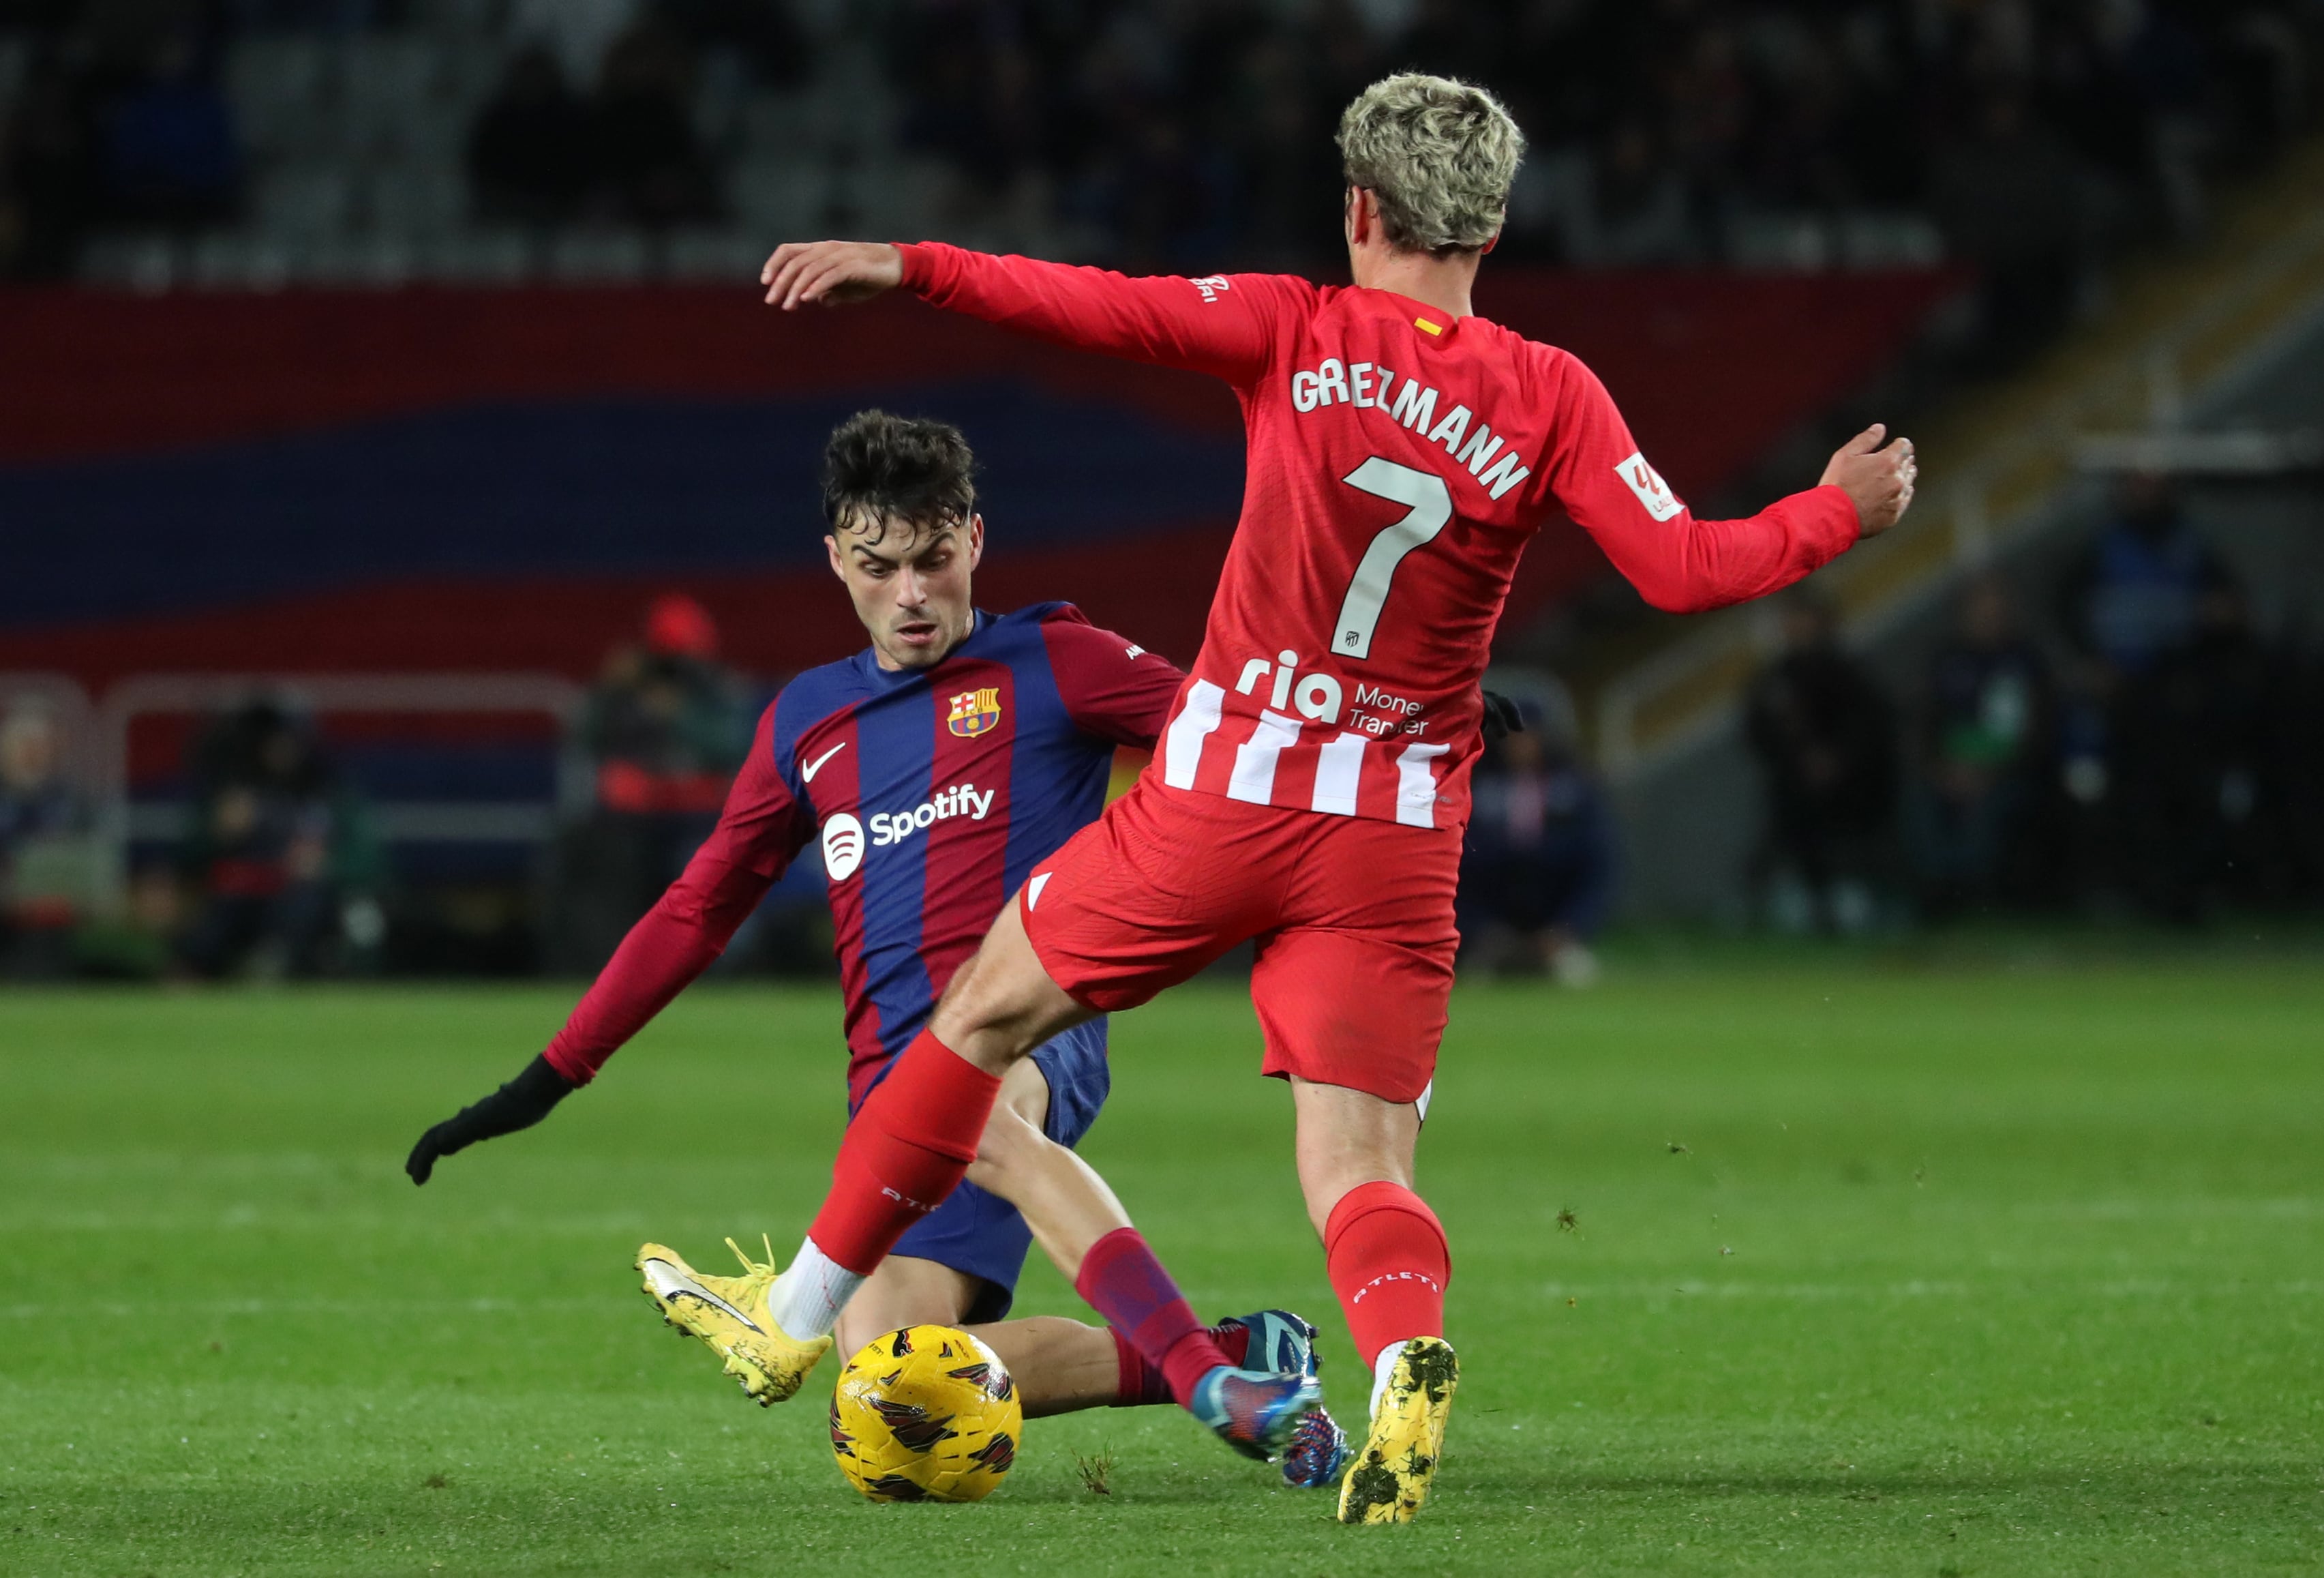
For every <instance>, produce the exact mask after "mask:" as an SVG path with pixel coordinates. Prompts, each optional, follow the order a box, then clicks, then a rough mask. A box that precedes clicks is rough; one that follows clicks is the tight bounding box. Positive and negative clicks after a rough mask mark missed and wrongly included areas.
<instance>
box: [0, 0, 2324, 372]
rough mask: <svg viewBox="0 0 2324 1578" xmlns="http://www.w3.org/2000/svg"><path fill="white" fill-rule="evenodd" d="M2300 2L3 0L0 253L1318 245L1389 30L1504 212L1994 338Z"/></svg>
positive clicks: (2097, 231) (2260, 106) (2181, 146)
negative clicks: (1935, 269)
mask: <svg viewBox="0 0 2324 1578" xmlns="http://www.w3.org/2000/svg"><path fill="white" fill-rule="evenodd" d="M2319 44H2324V7H2319V5H2318V4H2316V0H2199V3H2198V0H2178V3H2175V4H2174V3H2169V0H2073V3H2071V4H2063V3H2054V0H1271V3H1261V0H1148V3H1132V4H1119V5H1075V4H1066V3H1063V0H1015V3H983V0H793V3H792V4H789V5H783V4H771V3H770V4H760V3H755V0H0V126H5V132H0V273H8V274H16V275H20V276H22V275H35V276H38V275H60V274H69V273H74V272H79V273H83V274H89V275H95V276H98V277H106V278H115V279H134V280H138V281H143V282H145V283H147V284H164V283H170V282H173V281H182V280H188V279H190V280H195V281H213V282H234V283H246V282H253V281H256V282H266V281H281V280H286V279H337V280H393V279H401V278H410V277H447V278H466V279H473V278H517V277H529V276H535V275H543V274H547V275H562V276H567V277H587V278H632V277H645V276H654V275H662V276H668V275H702V274H708V275H722V274H723V275H730V276H731V275H733V274H734V273H736V272H743V273H747V272H749V270H750V269H751V268H752V267H753V266H754V265H755V263H756V261H757V258H758V256H759V255H760V254H761V253H762V252H763V249H764V246H765V244H766V243H767V242H768V241H769V240H770V239H771V238H775V237H779V236H783V235H801V234H807V233H820V232H825V231H842V232H859V233H869V234H874V235H898V236H917V235H942V236H945V237H947V238H951V239H957V240H963V241H965V242H969V243H972V244H976V245H990V246H1007V247H1021V248H1024V249H1027V250H1037V251H1041V252H1044V253H1047V254H1055V255H1070V256H1080V257H1087V258H1093V259H1102V260H1105V261H1110V262H1115V263H1122V264H1125V265H1129V266H1137V267H1158V268H1165V269H1193V268H1201V269H1212V268H1216V267H1219V266H1222V265H1230V264H1245V265H1250V266H1259V267H1264V266H1275V265H1278V264H1280V265H1290V266H1301V265H1315V266H1323V267H1329V266H1331V264H1332V263H1333V258H1332V255H1331V254H1332V250H1333V248H1332V242H1333V225H1332V220H1331V215H1332V212H1333V209H1332V206H1331V205H1332V194H1333V190H1334V189H1335V187H1336V183H1337V171H1336V169H1335V168H1334V165H1333V157H1334V156H1333V151H1332V147H1331V141H1330V139H1331V132H1332V129H1333V118H1334V116H1335V115H1336V113H1337V110H1338V107H1339V106H1341V105H1342V104H1343V103H1344V102H1345V101H1346V100H1347V98H1348V97H1349V96H1350V95H1351V92H1352V91H1353V90H1354V89H1355V88H1357V87H1358V86H1360V84H1362V83H1363V82H1365V81H1367V80H1369V79H1370V78H1372V77H1374V76H1376V75H1378V74H1379V73H1380V72H1381V71H1383V70H1384V69H1393V68H1397V67H1402V66H1407V65H1409V66H1417V67H1422V68H1425V69H1434V70H1442V71H1449V72H1452V73H1455V74H1459V75H1462V76H1466V77H1470V78H1475V79H1478V80H1480V81H1483V82H1485V83H1487V84H1489V85H1490V86H1492V87H1494V88H1497V89H1498V90H1499V91H1500V92H1501V93H1503V94H1504V95H1505V96H1506V97H1508V100H1509V101H1510V102H1511V104H1512V105H1513V106H1514V107H1515V108H1516V110H1517V114H1518V116H1519V118H1520V120H1521V121H1522V122H1523V124H1524V125H1526V128H1527V130H1528V133H1529V134H1530V135H1531V137H1532V140H1533V145H1534V149H1533V154H1532V157H1531V158H1530V159H1529V161H1528V162H1527V164H1526V170H1525V172H1524V174H1523V176H1522V178H1521V181H1520V185H1519V188H1518V189H1517V193H1516V196H1515V200H1514V203H1513V208H1512V213H1511V218H1510V228H1509V233H1508V250H1509V252H1510V253H1511V254H1514V255H1517V256H1520V257H1527V258H1533V259H1537V260H1543V261H1558V262H1566V263H1580V264H1584V265H1642V264H1644V265H1655V264H1675V263H1733V264H1738V265H1741V266H1746V267H1772V268H1789V269H1816V268H1830V267H1882V266H1895V265H1925V264H1928V263H1934V262H1936V261H1938V260H1939V259H1940V258H1943V257H1951V258H1954V259H1957V260H1960V261H1964V262H1967V263H1972V264H1975V265H1977V266H1978V268H1979V269H1980V270H1981V271H1982V272H1983V274H1984V277H1985V278H1986V280H1987V293H1986V306H1987V318H1988V328H1990V329H1991V331H1992V334H1991V338H1992V339H1993V341H1994V342H1995V343H1999V344H2009V343H2014V342H2016V341H2019V340H2022V339H2023V338H2024V337H2025V336H2027V335H2028V334H2031V333H2034V332H2038V330H2039V328H2041V327H2042V326H2043V325H2044V324H2046V323H2048V322H2051V321H2053V320H2055V319H2056V318H2059V317H2060V316H2061V315H2062V314H2063V313H2064V312H2066V311H2067V310H2068V309H2070V305H2071V303H2072V301H2073V300H2074V298H2075V296H2076V294H2077V292H2078V291H2086V290H2088V289H2089V288H2090V283H2089V282H2090V281H2091V280H2092V278H2093V276H2092V274H2091V272H2090V271H2091V267H2092V264H2093V263H2094V262H2095V261H2096V260H2097V259H2098V258H2099V257H2100V256H2102V255H2103V254H2105V253H2106V252H2107V250H2108V249H2110V248H2112V247H2114V246H2116V245H2120V244H2122V243H2124V242H2126V241H2127V240H2131V239H2134V238H2136V237H2140V236H2145V235H2156V234H2169V233H2172V232H2178V233H2191V232H2194V231H2197V230H2199V228H2200V227H2201V226H2202V224H2203V222H2204V214H2205V202H2206V189H2207V186H2208V184H2209V181H2210V180H2211V179H2212V178H2213V176H2214V175H2215V174H2217V173H2218V172H2221V171H2232V170H2235V169H2237V168H2242V167H2247V166H2248V165H2249V164H2250V163H2251V162H2253V161H2255V159H2256V158H2257V157H2259V156H2260V155H2261V154H2263V153H2264V152H2265V151H2266V150H2267V149H2269V148H2270V147H2271V146H2273V145H2274V144H2275V143H2278V142H2280V141H2281V140H2282V138H2284V137H2285V136H2286V135H2288V134H2291V133H2292V132H2293V131H2294V130H2296V129H2298V128H2300V127H2301V126H2304V125H2307V124H2309V121H2310V115H2311V112H2312V105H2311V102H2310V91H2309V84H2310V81H2311V80H2312V78H2313V77H2314V75H2315V69H2316V64H2317V59H2318V50H2319Z"/></svg>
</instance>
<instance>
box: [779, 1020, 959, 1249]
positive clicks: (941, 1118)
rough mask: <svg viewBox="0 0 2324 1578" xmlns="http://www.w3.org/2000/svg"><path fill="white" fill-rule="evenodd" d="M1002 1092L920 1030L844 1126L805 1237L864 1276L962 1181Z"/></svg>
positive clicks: (941, 1044)
mask: <svg viewBox="0 0 2324 1578" xmlns="http://www.w3.org/2000/svg"><path fill="white" fill-rule="evenodd" d="M1000 1093H1001V1081H1000V1080H998V1079H997V1078H995V1077H994V1076H993V1075H989V1074H987V1073H985V1072H984V1070H982V1069H981V1068H979V1067H977V1066H976V1065H974V1064H973V1063H971V1062H970V1061H969V1060H968V1059H967V1058H965V1057H961V1056H960V1055H959V1054H958V1053H955V1052H954V1051H953V1050H952V1048H951V1047H946V1046H945V1044H944V1043H943V1042H942V1041H939V1040H937V1039H936V1035H935V1033H934V1032H932V1031H929V1030H922V1031H921V1032H920V1033H919V1035H918V1037H917V1038H915V1039H914V1040H913V1042H912V1044H911V1045H910V1046H908V1047H905V1048H904V1051H903V1055H902V1056H901V1057H898V1058H897V1059H896V1066H895V1067H893V1068H891V1069H890V1070H889V1071H888V1077H887V1078H885V1079H883V1080H881V1082H880V1085H879V1088H878V1089H876V1090H874V1091H873V1092H872V1093H871V1095H870V1096H868V1097H866V1098H865V1100H864V1103H863V1105H862V1109H861V1110H859V1111H858V1112H856V1114H855V1121H853V1122H852V1123H850V1124H849V1125H848V1126H847V1135H846V1138H844V1139H843V1140H841V1141H840V1142H839V1159H838V1160H837V1161H835V1162H834V1163H833V1164H832V1168H831V1193H830V1194H828V1195H825V1196H824V1200H823V1209H822V1210H821V1211H819V1212H817V1213H816V1218H815V1225H813V1226H812V1227H810V1228H808V1229H807V1237H809V1238H811V1239H813V1240H814V1241H815V1243H816V1248H817V1249H819V1250H822V1251H823V1252H824V1253H825V1254H826V1255H829V1256H830V1257H831V1258H832V1259H833V1260H836V1261H838V1262H839V1263H840V1264H841V1265H843V1266H844V1267H846V1268H847V1269H849V1270H851V1271H853V1272H855V1273H856V1274H857V1275H859V1276H863V1277H869V1276H870V1275H871V1273H872V1272H873V1271H875V1270H877V1269H879V1265H880V1262H881V1260H884V1259H886V1258H887V1254H888V1251H889V1250H891V1249H893V1248H895V1247H896V1241H897V1240H898V1239H899V1238H901V1237H903V1236H904V1230H905V1229H906V1228H908V1227H910V1226H911V1225H912V1223H915V1222H918V1220H919V1219H920V1218H921V1217H923V1216H926V1215H927V1213H929V1212H931V1211H934V1210H935V1209H936V1207H937V1206H938V1205H940V1204H944V1198H945V1195H949V1194H951V1193H952V1192H953V1189H954V1187H955V1186H957V1185H958V1184H959V1183H960V1180H961V1177H962V1175H964V1174H965V1173H966V1172H967V1171H968V1164H969V1163H970V1162H972V1161H974V1160H975V1159H976V1142H977V1140H980V1139H981V1138H982V1136H983V1134H984V1121H985V1120H986V1119H987V1118H989V1117H991V1115H992V1101H993V1098H994V1097H995V1096H997V1095H998V1094H1000Z"/></svg>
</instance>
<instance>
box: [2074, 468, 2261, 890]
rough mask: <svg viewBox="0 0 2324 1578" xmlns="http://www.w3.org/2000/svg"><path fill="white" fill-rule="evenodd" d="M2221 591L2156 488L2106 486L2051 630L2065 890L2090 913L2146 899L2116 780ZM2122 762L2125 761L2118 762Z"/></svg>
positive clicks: (2146, 814) (2139, 751)
mask: <svg viewBox="0 0 2324 1578" xmlns="http://www.w3.org/2000/svg"><path fill="white" fill-rule="evenodd" d="M2229 586H2232V577H2231V576H2230V574H2229V572H2228V570H2227V565H2226V564H2225V562H2224V561H2222V560H2221V559H2220V558H2219V557H2218V554H2217V553H2216V552H2214V551H2213V550H2212V549H2211V548H2210V546H2209V544H2207V543H2206V542H2205V541H2204V540H2203V539H2202V537H2201V535H2200V534H2199V533H2198V532H2197V531H2196V530H2195V528H2194V526H2193V524H2192V523H2191V522H2190V521H2188V519H2187V517H2186V513H2185V512H2184V511H2183V510H2182V509H2181V505H2180V501H2179V494H2178V490H2177V489H2176V488H2175V487H2174V486H2173V485H2172V482H2171V479H2170V478H2168V477H2165V476H2161V475H2150V474H2144V473H2133V474H2130V475H2126V476H2125V477H2123V478H2122V479H2121V481H2120V482H2119V483H2118V484H2116V488H2115V492H2114V497H2113V500H2112V503H2111V508H2110V513H2109V516H2108V519H2107V522H2106V524H2105V525H2104V527H2102V528H2101V529H2100V531H2099V532H2098V536H2097V538H2096V539H2095V540H2093V541H2092V542H2091V544H2090V546H2089V548H2088V549H2086V550H2085V551H2084V552H2083V553H2082V554H2081V555H2080V557H2079V558H2077V559H2076V560H2075V561H2074V562H2073V563H2072V564H2071V565H2070V566H2069V568H2068V569H2067V571H2066V573H2065V575H2064V577H2063V578H2062V579H2061V582H2060V586H2059V591H2058V619H2059V623H2060V625H2061V627H2062V628H2063V629H2064V631H2065V632H2066V636H2067V640H2068V642H2069V644H2070V650H2071V651H2072V653H2073V655H2074V658H2075V661H2074V663H2073V665H2072V666H2071V669H2070V672H2069V674H2068V676H2067V678H2068V683H2067V685H2066V686H2065V687H2063V691H2062V694H2061V717H2060V736H2061V757H2062V763H2061V782H2062V784H2063V786H2064V788H2065V790H2066V806H2067V811H2068V815H2067V820H2066V829H2065V831H2066V844H2067V849H2068V860H2069V863H2070V867H2071V870H2072V873H2073V875H2072V881H2073V882H2074V884H2075V886H2076V888H2077V889H2078V890H2079V891H2080V893H2081V895H2082V897H2083V898H2085V899H2086V900H2089V901H2091V902H2094V903H2097V904H2098V905H2100V906H2101V907H2104V906H2107V905H2110V904H2116V903H2120V902H2124V901H2127V900H2133V899H2135V897H2136V896H2138V895H2140V894H2142V893H2144V894H2147V895H2149V896H2151V895H2152V894H2153V891H2154V887H2153V881H2152V880H2151V878H2152V873H2153V867H2152V863H2151V860H2150V856H2151V855H2152V854H2153V853H2154V852H2153V851H2151V850H2148V849H2146V848H2145V847H2144V844H2143V842H2142V839H2143V835H2142V834H2141V833H2140V831H2139V829H2138V826H2137V824H2138V823H2139V822H2141V821H2142V820H2144V821H2147V822H2150V823H2151V821H2152V819H2153V818H2152V815H2151V811H2150V810H2136V811H2135V810H2134V807H2133V805H2132V802H2133V800H2135V799H2136V798H2138V797H2139V795H2140V794H2143V793H2144V790H2140V791H2136V792H2132V791H2131V790H2130V786H2129V785H2128V784H2127V783H2126V781H2125V780H2126V774H2137V773H2141V772H2144V771H2147V767H2146V766H2145V765H2144V763H2146V762H2148V761H2151V757H2148V756H2147V755H2146V754H2145V747H2144V745H2143V744H2135V743H2131V742H2137V741H2143V740H2145V739H2147V738H2148V737H2149V736H2150V735H2151V733H2152V731H2151V730H2150V729H2149V727H2148V724H2147V720H2146V719H2145V717H2144V715H2145V714H2146V713H2147V712H2148V711H2149V709H2150V707H2151V706H2152V705H2153V700H2154V697H2155V692H2154V690H2153V686H2152V684H2151V680H2152V679H2153V676H2154V674H2155V673H2156V672H2157V671H2158V670H2159V669H2162V668H2163V667H2165V666H2167V665H2169V664H2170V663H2172V662H2174V661H2175V660H2177V659H2178V658H2179V657H2180V656H2181V654H2182V653H2183V652H2185V651H2187V649H2188V648H2189V647H2190V645H2191V644H2192V643H2193V641H2194V640H2195V637H2196V630H2197V624H2198V617H2199V611H2200V608H2201V605H2202V603H2203V600H2204V598H2205V596H2206V595H2209V594H2210V593H2212V592H2214V591H2217V590H2219V589H2222V588H2227V587H2229ZM2126 750H2127V751H2129V752H2130V753H2131V756H2132V758H2134V759H2133V760H2126V758H2125V752H2126Z"/></svg>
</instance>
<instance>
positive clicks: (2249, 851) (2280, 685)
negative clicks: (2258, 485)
mask: <svg viewBox="0 0 2324 1578" xmlns="http://www.w3.org/2000/svg"><path fill="white" fill-rule="evenodd" d="M2294 695H2295V686H2294V676H2293V674H2292V670H2291V668H2290V665H2288V664H2286V663H2285V662H2284V661H2282V659H2281V658H2280V657H2279V656H2278V654H2277V653H2276V652H2275V651H2273V650H2272V649H2271V648H2270V647H2269V646H2268V645H2267V644H2266V643H2265V642H2264V641H2261V640H2260V639H2259V636H2258V635H2257V633H2256V632H2254V630H2253V629H2252V624H2251V618H2250V612H2249V609H2248V607H2247V605H2246V602H2245V599H2244V595H2243V593H2242V591H2241V590H2240V589H2239V588H2238V587H2236V586H2234V585H2233V584H2232V583H2227V582H2222V583H2220V584H2218V585H2216V586H2210V587H2209V588H2207V589H2206V590H2205V591H2204V592H2203V593H2202V594H2201V595H2200V597H2199V599H2198V601H2197V604H2196V608H2195V621H2194V628H2193V629H2192V631H2191V632H2189V637H2188V640H2187V641H2186V642H2185V643H2184V644H2183V645H2182V646H2181V647H2180V648H2179V649H2178V650H2176V651H2172V653H2171V654H2170V655H2168V656H2166V657H2164V658H2163V659H2161V660H2159V661H2157V662H2156V664H2155V665H2154V667H2153V669H2151V670H2150V671H2148V672H2146V673H2144V674H2143V675H2141V676H2139V677H2138V678H2135V680H2133V681H2132V682H2131V683H2130V684H2129V685H2128V686H2127V687H2126V688H2125V691H2124V693H2123V696H2122V697H2121V700H2120V703H2119V704H2118V705H2117V706H2116V708H2115V714H2114V721H2115V727H2116V750H2115V759H2116V762H2117V764H2118V766H2119V769H2120V787H2119V791H2118V792H2119V795H2120V798H2121V810H2120V815H2119V819H2118V826H2119V828H2120V831H2121V837H2122V849H2121V856H2122V866H2121V870H2122V872H2123V873H2124V875H2125V876H2126V879H2127V881H2128V883H2129V887H2130V891H2131V892H2132V894H2133V895H2134V896H2135V898H2136V899H2137V900H2139V902H2140V904H2141V906H2142V907H2143V908H2144V909H2146V910H2148V911H2149V912H2150V913H2152V914H2154V915H2157V916H2160V917H2161V918H2164V919H2166V920H2172V921H2177V922H2181V923H2187V922H2192V921H2196V920H2199V919H2201V918H2203V917H2204V915H2205V914H2206V913H2208V912H2209V911H2210V910H2211V909H2215V908H2216V907H2218V905H2220V904H2222V903H2236V902H2241V903H2253V902H2260V901H2265V900H2282V899H2287V898H2289V897H2291V896H2292V892H2293V891H2294V889H2295V888H2296V885H2297V872H2296V868H2295V865H2294V862H2293V860H2292V840H2291V839H2290V838H2289V837H2288V836H2287V834H2286V829H2285V826H2284V823H2285V818H2286V812H2287V810H2288V808H2289V807H2287V805H2286V803H2285V801H2286V791H2287V789H2288V787H2289V785H2288V781H2287V780H2289V778H2290V776H2291V765H2292V763H2291V758H2292V752H2293V750H2294V748H2295V747H2294V744H2293V736H2294V734H2296V733H2297V732H2299V731H2300V730H2301V729H2302V728H2303V727H2304V728H2309V729H2312V728H2313V727H2314V726H2315V720H2314V719H2313V718H2310V719H2306V720H2300V719H2298V718H2297V717H2296V715H2294V714H2293V713H2292V706H2293V705H2294V704H2293V699H2292V698H2293V697H2294Z"/></svg>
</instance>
